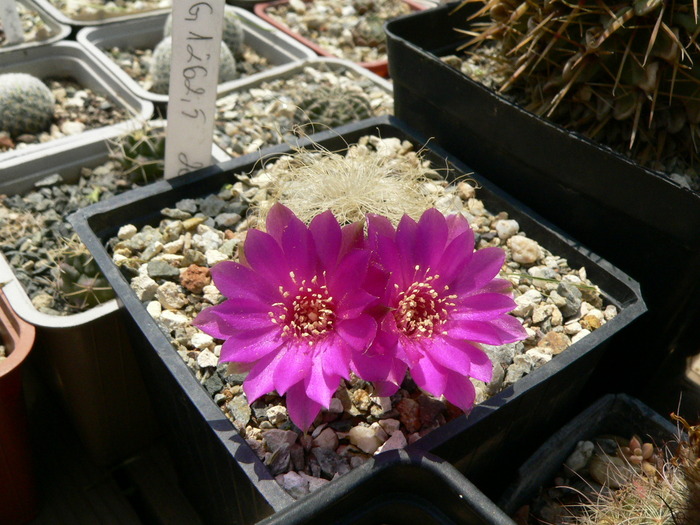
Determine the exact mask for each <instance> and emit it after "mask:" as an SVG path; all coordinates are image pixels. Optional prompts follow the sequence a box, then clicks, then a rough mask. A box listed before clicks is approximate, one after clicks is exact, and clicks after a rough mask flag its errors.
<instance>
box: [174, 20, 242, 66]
mask: <svg viewBox="0 0 700 525" xmlns="http://www.w3.org/2000/svg"><path fill="white" fill-rule="evenodd" d="M172 31H173V15H172V13H171V14H170V15H168V18H166V19H165V26H164V27H163V36H164V37H168V36H171V33H172ZM244 40H245V33H244V31H243V24H242V23H241V20H240V18H238V15H236V13H235V12H233V11H231V10H228V9H226V10H224V30H223V33H222V35H221V41H222V42H223V43H224V44H226V46H227V47H228V48H229V51H231V53H232V54H233V56H234V57H240V56H242V55H243V41H244Z"/></svg>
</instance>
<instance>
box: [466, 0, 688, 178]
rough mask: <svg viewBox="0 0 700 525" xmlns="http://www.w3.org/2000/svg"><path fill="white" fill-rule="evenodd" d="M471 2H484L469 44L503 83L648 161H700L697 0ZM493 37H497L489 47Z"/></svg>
mask: <svg viewBox="0 0 700 525" xmlns="http://www.w3.org/2000/svg"><path fill="white" fill-rule="evenodd" d="M467 4H475V5H476V7H477V9H476V13H475V14H474V15H473V18H474V19H475V21H474V24H473V25H472V27H471V28H470V30H469V31H466V30H464V32H465V33H466V34H468V35H470V36H471V37H472V38H471V39H470V40H469V41H468V42H467V43H466V44H465V46H464V47H466V48H468V50H469V51H470V52H472V53H473V54H475V55H479V57H480V58H486V59H488V58H489V57H491V58H492V59H493V63H494V64H497V66H496V67H497V68H501V70H500V72H504V73H505V76H506V78H507V80H506V81H505V82H504V83H503V84H502V85H501V87H500V91H502V92H507V91H510V92H511V93H513V94H514V96H515V97H516V98H517V100H519V101H522V105H523V106H524V107H526V108H527V109H529V110H531V111H533V112H534V113H536V114H538V115H543V116H546V117H547V118H549V119H551V120H553V121H554V122H557V123H558V124H561V125H562V126H564V127H566V128H568V129H572V130H576V131H579V132H581V133H583V134H584V135H587V136H588V137H590V138H592V139H595V140H597V141H598V142H602V143H604V144H607V145H609V146H611V147H613V148H615V149H617V150H619V151H621V152H626V153H627V154H629V155H630V156H632V157H633V158H634V159H635V160H636V161H637V162H639V163H640V164H642V165H644V166H648V167H651V168H653V169H660V170H664V169H669V168H670V169H673V170H674V171H680V170H684V171H687V169H686V168H691V167H692V166H693V164H694V163H696V162H697V160H698V147H697V146H696V145H700V140H699V139H700V126H699V124H700V69H699V68H698V67H697V65H698V64H700V46H699V45H698V41H697V37H698V34H700V18H698V5H697V0H693V1H681V0H667V1H663V0H621V1H618V2H569V1H565V0H551V1H547V2H517V1H515V0H465V1H464V2H462V4H460V6H459V7H458V8H457V11H456V13H459V8H461V7H462V6H465V5H467ZM455 25H459V24H458V23H457V24H455ZM487 41H490V42H495V43H496V47H495V49H494V50H491V51H490V52H487V53H481V51H480V47H479V46H480V45H482V44H484V43H485V42H487Z"/></svg>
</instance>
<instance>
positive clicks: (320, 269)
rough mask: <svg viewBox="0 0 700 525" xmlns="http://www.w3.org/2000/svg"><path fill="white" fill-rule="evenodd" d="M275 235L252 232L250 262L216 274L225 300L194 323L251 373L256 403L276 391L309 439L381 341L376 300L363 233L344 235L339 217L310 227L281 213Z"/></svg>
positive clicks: (349, 230)
mask: <svg viewBox="0 0 700 525" xmlns="http://www.w3.org/2000/svg"><path fill="white" fill-rule="evenodd" d="M266 229H267V232H262V231H259V230H255V229H252V230H250V231H248V234H247V236H246V240H245V243H244V247H243V250H244V261H243V262H242V263H236V262H233V261H224V262H221V263H219V264H217V265H215V266H214V267H213V268H212V270H211V273H212V277H213V280H214V284H215V285H216V286H217V288H218V289H219V290H220V291H221V293H222V294H223V295H224V296H225V297H226V300H225V301H223V302H222V303H221V304H218V305H216V306H213V307H210V308H207V309H205V310H203V311H202V312H201V313H200V314H199V315H198V316H197V318H196V319H195V321H194V324H195V325H196V326H198V327H199V328H201V329H202V330H203V331H204V332H206V333H208V334H210V335H211V336H213V337H216V338H219V339H222V340H224V343H223V345H222V348H221V356H220V361H222V362H234V363H237V364H238V365H239V368H242V369H245V370H249V373H248V376H247V377H246V379H245V381H244V382H243V389H244V392H245V394H246V396H247V397H248V400H249V402H251V403H252V402H253V401H255V400H256V399H258V398H259V397H260V396H262V395H264V394H266V393H269V392H272V391H277V393H279V394H280V395H285V396H286V401H287V409H288V411H289V416H290V418H291V419H292V421H293V422H294V423H295V424H296V425H297V426H298V427H299V428H301V429H302V430H306V429H307V428H308V427H309V426H310V425H311V423H313V421H314V419H315V417H316V416H317V415H318V413H319V412H320V410H321V408H322V407H326V408H328V406H329V405H330V401H331V398H332V396H333V394H334V393H335V391H336V390H337V388H338V386H339V384H340V381H341V379H343V378H345V379H349V377H350V370H351V360H352V357H353V355H354V354H360V355H361V354H362V353H363V352H365V351H366V350H367V349H368V347H369V346H370V344H371V342H372V341H373V339H374V336H375V334H376V330H377V326H376V322H375V320H374V318H373V317H372V316H371V315H369V314H368V313H367V308H368V307H369V306H371V305H372V303H375V302H376V300H377V298H376V297H375V296H373V295H371V294H370V293H368V292H367V291H366V290H365V289H363V286H362V284H363V282H364V281H365V279H366V277H367V274H368V267H369V259H370V253H369V251H368V250H367V249H365V247H364V241H365V239H364V234H363V229H362V225H361V224H359V223H354V224H350V225H348V226H344V227H342V228H341V227H340V225H339V224H338V221H337V220H336V219H335V217H334V216H333V214H332V213H331V212H330V211H327V212H325V213H322V214H320V215H318V216H317V217H315V218H314V219H313V220H312V221H311V223H310V224H309V226H306V225H305V224H304V223H303V222H302V221H301V220H300V219H298V218H297V217H296V216H295V215H294V214H293V213H292V212H291V211H290V210H289V209H288V208H286V207H285V206H283V205H281V204H275V205H274V206H273V207H272V209H271V210H270V212H269V214H268V217H267V222H266Z"/></svg>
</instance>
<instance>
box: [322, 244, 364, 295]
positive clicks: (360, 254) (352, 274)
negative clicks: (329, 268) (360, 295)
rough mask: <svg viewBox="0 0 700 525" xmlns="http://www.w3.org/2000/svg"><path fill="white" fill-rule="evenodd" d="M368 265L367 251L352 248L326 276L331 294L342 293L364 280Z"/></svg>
mask: <svg viewBox="0 0 700 525" xmlns="http://www.w3.org/2000/svg"><path fill="white" fill-rule="evenodd" d="M368 265H369V252H368V251H366V250H353V251H352V252H350V253H349V254H347V255H346V256H345V257H343V259H342V261H340V263H339V264H338V267H337V268H336V269H335V270H334V271H333V272H332V273H330V274H329V275H328V276H327V277H326V282H327V283H328V289H329V290H330V292H331V294H338V293H339V292H341V293H344V292H345V291H346V290H352V289H353V288H354V287H355V288H356V287H358V286H359V285H360V284H362V282H363V281H364V278H365V275H366V274H367V267H368Z"/></svg>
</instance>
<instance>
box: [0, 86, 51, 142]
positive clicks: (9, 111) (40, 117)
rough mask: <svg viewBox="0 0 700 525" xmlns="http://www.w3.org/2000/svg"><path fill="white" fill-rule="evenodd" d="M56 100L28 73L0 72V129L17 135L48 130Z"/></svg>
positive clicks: (49, 91)
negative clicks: (0, 73)
mask: <svg viewBox="0 0 700 525" xmlns="http://www.w3.org/2000/svg"><path fill="white" fill-rule="evenodd" d="M54 106H55V100H54V96H53V93H52V92H51V90H50V89H49V88H48V87H47V86H46V84H44V83H43V82H42V81H41V80H39V79H38V78H36V77H35V76H32V75H29V74H27V73H4V74H2V75H0V131H6V132H8V133H9V134H10V135H11V136H13V137H17V136H19V135H22V134H25V133H31V134H35V133H41V132H42V131H46V130H48V128H49V126H50V125H51V121H52V120H53V117H54Z"/></svg>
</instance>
